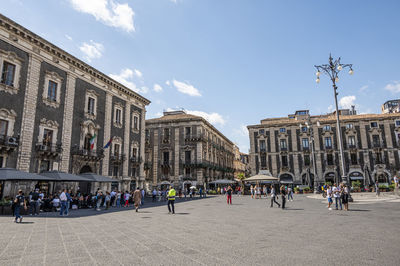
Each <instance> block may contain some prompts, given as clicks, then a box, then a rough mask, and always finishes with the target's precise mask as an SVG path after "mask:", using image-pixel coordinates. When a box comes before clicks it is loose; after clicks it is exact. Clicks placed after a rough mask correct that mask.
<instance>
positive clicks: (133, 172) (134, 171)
mask: <svg viewBox="0 0 400 266" xmlns="http://www.w3.org/2000/svg"><path fill="white" fill-rule="evenodd" d="M131 175H132V176H136V167H132V173H131Z"/></svg>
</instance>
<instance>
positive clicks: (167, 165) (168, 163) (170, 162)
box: [160, 160, 174, 167]
mask: <svg viewBox="0 0 400 266" xmlns="http://www.w3.org/2000/svg"><path fill="white" fill-rule="evenodd" d="M160 164H161V167H171V166H172V165H173V164H174V162H173V161H171V160H170V161H168V160H164V161H161V163H160Z"/></svg>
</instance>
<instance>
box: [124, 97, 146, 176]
mask: <svg viewBox="0 0 400 266" xmlns="http://www.w3.org/2000/svg"><path fill="white" fill-rule="evenodd" d="M130 121H131V104H130V103H129V101H127V102H126V105H125V128H124V146H123V149H124V151H123V152H124V154H125V161H124V162H123V164H122V177H123V178H127V177H128V173H129V172H128V170H129V147H130V146H131V143H130V135H131V134H130V132H131V123H130ZM143 135H144V134H143ZM141 150H144V145H143V146H142V149H141ZM142 158H144V156H143V157H142Z"/></svg>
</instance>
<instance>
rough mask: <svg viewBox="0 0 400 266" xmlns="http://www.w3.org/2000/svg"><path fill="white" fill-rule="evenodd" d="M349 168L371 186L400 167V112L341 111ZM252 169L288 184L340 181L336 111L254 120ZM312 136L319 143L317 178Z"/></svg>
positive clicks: (348, 171) (352, 176)
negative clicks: (368, 112) (325, 113)
mask: <svg viewBox="0 0 400 266" xmlns="http://www.w3.org/2000/svg"><path fill="white" fill-rule="evenodd" d="M339 114H340V121H341V132H342V136H343V145H344V158H345V168H346V169H345V173H346V174H347V175H348V176H349V178H350V180H360V182H362V183H365V184H366V185H368V184H371V183H372V182H375V180H378V181H379V182H383V183H389V182H390V180H391V178H392V177H393V175H394V174H396V172H397V171H399V169H400V161H399V158H400V155H399V148H400V114H399V113H397V114H396V113H393V114H363V115H356V112H355V111H354V110H353V111H349V110H347V111H346V110H341V112H340V113H339ZM247 128H248V129H249V137H250V168H251V173H252V174H257V173H266V174H271V175H273V176H275V177H278V178H279V180H280V181H281V182H282V183H289V184H303V185H309V186H311V187H312V186H313V184H314V178H317V182H318V183H319V184H322V183H324V182H332V183H333V182H337V181H338V180H339V177H340V175H341V172H340V171H341V170H340V158H339V156H340V153H339V146H338V145H339V144H338V138H337V133H336V132H337V130H336V128H337V126H336V114H335V113H332V114H327V115H318V116H311V115H310V114H309V111H308V110H301V111H297V112H296V113H295V114H292V115H288V117H281V118H267V119H263V120H261V123H260V124H258V125H251V126H248V127H247ZM312 140H314V147H315V158H316V159H315V163H316V170H317V171H316V172H317V173H316V177H314V169H313V163H314V162H313V157H312V146H311V145H312Z"/></svg>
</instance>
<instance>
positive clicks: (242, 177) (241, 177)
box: [237, 173, 246, 195]
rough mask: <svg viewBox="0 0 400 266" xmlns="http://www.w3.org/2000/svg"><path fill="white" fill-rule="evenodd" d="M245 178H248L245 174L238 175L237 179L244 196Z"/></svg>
mask: <svg viewBox="0 0 400 266" xmlns="http://www.w3.org/2000/svg"><path fill="white" fill-rule="evenodd" d="M245 178H246V177H245V175H244V173H239V174H238V175H237V179H239V180H240V186H241V190H242V195H244V182H243V180H244V179H245Z"/></svg>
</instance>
